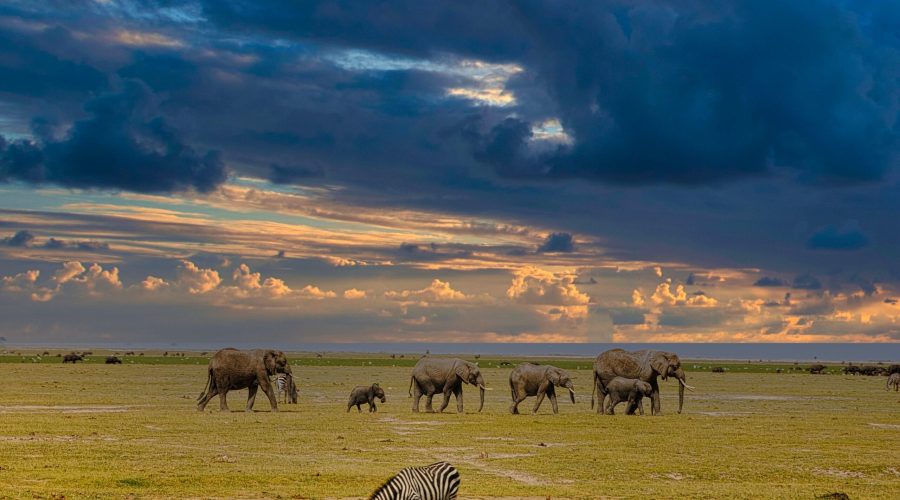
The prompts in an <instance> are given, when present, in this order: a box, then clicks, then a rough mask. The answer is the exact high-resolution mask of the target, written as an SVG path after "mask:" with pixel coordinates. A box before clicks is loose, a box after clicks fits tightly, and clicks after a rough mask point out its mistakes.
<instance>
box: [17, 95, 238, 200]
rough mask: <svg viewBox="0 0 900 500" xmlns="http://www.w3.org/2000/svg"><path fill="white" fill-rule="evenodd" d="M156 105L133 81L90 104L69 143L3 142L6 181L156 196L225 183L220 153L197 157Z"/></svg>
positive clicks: (51, 139) (47, 140)
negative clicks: (156, 110)
mask: <svg viewBox="0 0 900 500" xmlns="http://www.w3.org/2000/svg"><path fill="white" fill-rule="evenodd" d="M152 100H153V95H152V93H151V92H150V90H149V89H148V88H147V87H146V86H145V85H144V84H143V83H141V82H140V81H136V80H126V81H125V82H123V88H122V90H121V91H119V92H115V93H107V94H102V95H100V96H98V97H97V98H95V99H92V100H90V101H88V102H87V103H86V104H85V111H86V112H87V114H88V117H87V118H85V119H82V120H79V121H76V122H75V123H74V124H73V125H72V127H71V128H70V129H69V131H68V132H67V134H66V136H65V137H64V138H63V139H61V140H57V139H56V138H54V137H52V136H44V137H41V138H40V142H39V143H36V142H31V141H24V140H23V141H16V142H12V143H5V141H3V142H0V179H15V180H23V181H27V182H33V183H54V184H60V185H63V186H69V187H86V188H121V189H127V190H131V191H137V192H149V193H152V192H170V191H179V190H185V189H190V188H192V189H196V190H197V191H200V192H208V191H211V190H212V189H214V188H215V187H217V186H218V185H219V184H221V183H222V182H224V181H225V177H226V171H225V166H224V164H223V163H222V160H221V159H220V157H219V154H218V153H217V152H215V151H209V152H208V153H206V154H205V155H199V154H197V153H195V152H194V151H193V149H191V148H190V147H189V146H187V145H186V144H184V142H183V141H182V139H181V137H180V136H179V134H178V131H176V130H175V129H173V128H172V127H170V126H169V125H168V123H167V122H166V120H165V119H163V118H162V117H160V116H154V115H153V114H152V113H149V112H148V111H151V110H149V109H148V108H150V107H151V106H152ZM4 146H5V147H4Z"/></svg>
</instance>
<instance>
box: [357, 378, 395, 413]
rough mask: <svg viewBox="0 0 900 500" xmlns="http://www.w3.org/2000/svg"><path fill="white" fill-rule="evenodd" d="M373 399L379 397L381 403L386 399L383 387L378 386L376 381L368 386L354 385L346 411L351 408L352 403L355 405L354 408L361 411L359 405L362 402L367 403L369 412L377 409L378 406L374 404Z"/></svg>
mask: <svg viewBox="0 0 900 500" xmlns="http://www.w3.org/2000/svg"><path fill="white" fill-rule="evenodd" d="M375 399H380V400H381V402H382V403H384V402H385V401H386V398H385V397H384V389H382V388H381V387H379V386H378V384H377V383H376V384H372V385H370V386H369V387H366V386H364V385H359V386H356V387H354V388H353V391H352V392H351V393H350V401H348V402H347V411H348V412H349V411H350V408H353V405H356V409H357V410H358V411H359V412H362V408H360V405H362V404H363V403H369V412H375V411H378V407H377V406H375Z"/></svg>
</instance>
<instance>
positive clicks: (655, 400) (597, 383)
mask: <svg viewBox="0 0 900 500" xmlns="http://www.w3.org/2000/svg"><path fill="white" fill-rule="evenodd" d="M659 376H662V379H663V380H666V379H667V378H668V377H670V376H672V377H675V378H676V379H677V380H678V383H679V386H678V413H681V409H682V407H683V406H684V390H685V389H688V390H694V388H693V387H691V386H689V385H687V383H686V382H685V375H684V370H683V369H682V368H681V360H680V359H678V355H677V354H675V353H671V352H664V351H634V352H628V351H624V350H622V349H610V350H608V351H605V352H602V353H600V355H598V356H597V359H596V360H595V361H594V390H593V393H592V394H591V408H593V407H594V395H595V394H596V393H597V392H599V393H600V405H599V406H597V413H600V412H602V411H603V403H604V400H605V399H606V386H607V385H608V384H609V383H610V382H611V381H612V379H614V378H616V377H623V378H637V379H641V380H643V381H644V382H647V383H648V384H650V387H651V388H652V389H653V390H652V392H651V393H650V414H651V415H659V414H660V413H661V408H660V397H659V383H658V382H657V381H656V378H657V377H659Z"/></svg>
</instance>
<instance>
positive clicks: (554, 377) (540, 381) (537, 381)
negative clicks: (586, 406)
mask: <svg viewBox="0 0 900 500" xmlns="http://www.w3.org/2000/svg"><path fill="white" fill-rule="evenodd" d="M554 387H565V388H566V389H568V390H569V396H570V397H571V398H572V404H575V386H574V385H572V379H571V378H570V377H569V373H568V372H567V371H565V370H562V369H560V368H557V367H555V366H550V365H536V364H533V363H522V364H520V365H519V366H517V367H516V369H515V370H513V371H512V373H510V374H509V391H510V394H511V395H512V406H510V407H509V412H510V413H512V414H518V413H519V403H521V402H522V401H524V400H525V398H526V397H528V396H537V401H535V403H534V408H533V409H532V410H531V414H532V415H534V414H535V413H537V411H538V408H540V407H541V403H543V402H544V396H545V395H546V396H549V397H550V404H551V405H553V413H559V405H557V404H556V389H555V388H554Z"/></svg>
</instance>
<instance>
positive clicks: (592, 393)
mask: <svg viewBox="0 0 900 500" xmlns="http://www.w3.org/2000/svg"><path fill="white" fill-rule="evenodd" d="M596 394H597V371H596V370H594V389H593V390H591V409H592V410H593V409H594V396H595V395H596Z"/></svg>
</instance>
